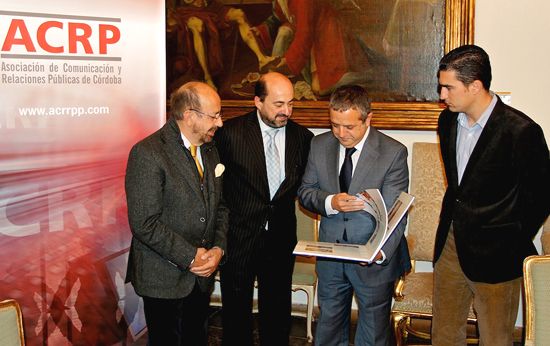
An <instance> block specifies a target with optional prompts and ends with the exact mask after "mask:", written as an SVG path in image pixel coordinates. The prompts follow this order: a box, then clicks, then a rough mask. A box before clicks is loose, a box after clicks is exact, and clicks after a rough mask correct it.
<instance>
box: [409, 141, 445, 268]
mask: <svg viewBox="0 0 550 346" xmlns="http://www.w3.org/2000/svg"><path fill="white" fill-rule="evenodd" d="M445 186H446V182H445V177H444V173H443V163H442V161H441V155H440V153H439V144H437V143H420V142H417V143H413V150H412V169H411V187H410V193H411V194H412V195H413V196H414V197H415V200H414V203H413V206H412V208H411V210H410V212H409V217H408V222H409V226H408V231H407V242H408V243H409V250H410V252H411V258H412V259H413V260H417V261H429V262H431V261H432V260H433V251H434V243H435V233H436V231H437V225H438V223H439V213H440V211H441V201H442V200H443V195H444V194H445Z"/></svg>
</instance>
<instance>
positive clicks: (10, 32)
mask: <svg viewBox="0 0 550 346" xmlns="http://www.w3.org/2000/svg"><path fill="white" fill-rule="evenodd" d="M0 16H2V17H4V19H3V20H2V21H1V23H2V24H1V27H0V38H2V39H3V41H2V57H8V56H7V55H9V54H17V55H19V57H20V58H21V57H22V56H21V55H29V56H35V57H40V55H43V56H48V57H49V56H52V55H60V54H65V55H68V56H73V55H81V56H82V55H83V57H86V56H98V55H99V56H108V55H110V54H112V50H113V49H112V48H113V47H114V46H115V45H116V44H117V43H118V42H119V41H120V29H119V27H118V26H117V24H118V23H120V21H121V20H120V18H106V17H87V16H74V15H61V14H45V13H31V12H14V11H0ZM6 18H7V20H6ZM6 24H7V26H6ZM102 60H103V59H102ZM106 60H107V59H106ZM109 60H110V59H109ZM113 60H119V59H116V58H115V59H113Z"/></svg>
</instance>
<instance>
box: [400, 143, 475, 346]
mask: <svg viewBox="0 0 550 346" xmlns="http://www.w3.org/2000/svg"><path fill="white" fill-rule="evenodd" d="M445 185H446V184H445V178H444V173H443V164H442V162H441V157H440V155H439V145H438V144H437V143H414V144H413V150H412V169H411V186H410V193H411V194H412V195H413V196H415V201H414V204H413V206H412V209H411V210H410V212H409V217H408V231H407V241H408V244H409V250H410V254H411V259H412V262H413V269H412V270H411V272H410V273H409V274H407V275H406V276H404V277H403V278H401V279H400V280H399V281H398V282H397V284H396V287H395V292H394V295H395V302H394V304H393V306H392V312H391V317H392V323H393V329H394V333H395V339H396V342H397V345H405V344H406V342H407V337H408V335H409V334H410V335H414V336H415V337H417V338H421V339H430V333H429V330H430V324H429V323H424V328H421V329H419V328H415V323H413V320H414V321H415V322H422V320H427V321H428V322H430V321H431V318H432V294H433V273H432V272H417V271H415V265H416V261H426V262H432V261H433V251H434V242H435V233H436V231H437V226H438V223H439V212H440V210H441V202H442V200H443V195H444V193H445ZM468 321H469V322H472V323H473V322H475V321H476V318H475V315H474V312H473V310H472V309H470V314H469V317H468ZM418 324H420V323H418ZM426 324H427V327H426ZM470 341H472V340H468V342H470Z"/></svg>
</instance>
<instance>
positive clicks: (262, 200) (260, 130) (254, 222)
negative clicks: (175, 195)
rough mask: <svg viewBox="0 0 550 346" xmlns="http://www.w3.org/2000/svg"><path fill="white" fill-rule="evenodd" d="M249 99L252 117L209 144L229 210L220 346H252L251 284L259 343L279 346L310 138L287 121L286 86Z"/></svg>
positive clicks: (264, 81) (266, 78) (266, 84)
mask: <svg viewBox="0 0 550 346" xmlns="http://www.w3.org/2000/svg"><path fill="white" fill-rule="evenodd" d="M255 95H256V96H255V97H254V104H255V105H256V108H257V110H255V111H253V112H250V113H248V114H245V115H243V116H240V117H237V118H234V119H231V120H228V121H227V122H226V123H225V126H224V128H223V129H221V130H220V131H218V132H217V133H216V136H215V139H216V145H217V147H218V150H219V152H220V157H221V161H222V163H223V164H224V165H225V167H226V173H225V178H224V186H223V188H224V196H225V197H226V201H227V205H228V206H229V209H230V220H229V231H228V239H227V240H228V243H227V246H228V247H227V262H226V263H225V264H224V265H223V267H221V291H222V303H223V309H222V313H223V344H224V345H244V346H246V345H252V344H253V342H252V329H253V321H252V301H253V290H254V281H255V280H257V282H258V303H259V313H260V320H259V331H260V343H261V344H262V345H277V346H281V345H288V337H289V331H290V312H291V284H292V271H293V268H294V256H293V255H292V250H293V249H294V246H295V245H296V215H295V211H294V209H295V198H296V191H297V189H298V186H299V184H300V180H301V178H302V174H303V173H304V169H305V166H306V163H307V157H308V153H309V144H310V141H311V138H312V137H313V134H312V133H311V132H310V131H309V130H307V129H306V128H304V127H302V126H300V125H298V124H296V123H294V122H293V121H291V120H289V118H290V116H291V114H292V105H293V101H294V89H293V86H292V83H291V82H290V80H289V79H288V78H286V77H285V76H283V75H282V74H279V73H274V72H272V73H268V74H265V75H263V76H262V77H261V78H260V80H259V81H258V83H257V84H256V88H255Z"/></svg>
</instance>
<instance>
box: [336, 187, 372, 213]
mask: <svg viewBox="0 0 550 346" xmlns="http://www.w3.org/2000/svg"><path fill="white" fill-rule="evenodd" d="M331 206H332V209H334V210H338V211H341V212H350V211H359V210H362V209H363V208H364V207H365V203H364V202H363V201H362V200H361V199H359V198H357V197H355V196H352V195H348V194H347V193H345V192H341V193H338V194H336V195H334V196H333V197H332V202H331Z"/></svg>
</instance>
